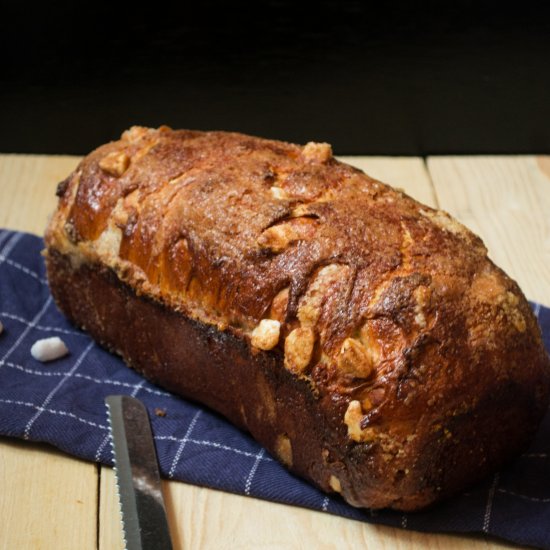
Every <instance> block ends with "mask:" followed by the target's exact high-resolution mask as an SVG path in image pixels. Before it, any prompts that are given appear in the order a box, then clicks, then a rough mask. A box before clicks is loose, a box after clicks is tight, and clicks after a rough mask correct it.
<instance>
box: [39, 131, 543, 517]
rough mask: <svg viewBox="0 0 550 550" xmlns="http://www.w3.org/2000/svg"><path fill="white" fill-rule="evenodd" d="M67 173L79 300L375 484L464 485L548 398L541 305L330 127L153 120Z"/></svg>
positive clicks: (402, 500)
mask: <svg viewBox="0 0 550 550" xmlns="http://www.w3.org/2000/svg"><path fill="white" fill-rule="evenodd" d="M57 194H58V196H59V205H58V208H57V210H56V212H55V213H54V215H53V217H52V219H51V221H50V224H49V227H48V229H47V232H46V244H47V252H46V260H47V268H48V278H49V282H50V286H51V290H52V293H53V295H54V297H55V300H56V302H57V304H58V305H59V307H60V309H61V310H62V311H63V312H64V313H65V314H66V315H67V316H68V317H69V319H71V320H72V321H73V322H74V323H75V324H76V325H78V326H80V327H82V328H84V329H85V330H87V331H88V332H89V333H90V334H91V335H92V336H93V337H94V338H95V339H96V340H97V341H98V342H100V343H101V344H103V345H104V346H106V347H107V348H109V349H110V350H112V351H114V352H116V353H118V354H120V355H121V356H122V357H123V358H124V360H125V362H126V363H127V364H128V365H129V366H131V367H133V368H134V369H136V370H137V371H139V372H140V373H142V374H143V375H144V376H145V377H146V378H148V379H149V380H151V381H152V382H154V383H156V384H158V385H160V386H162V387H164V388H166V389H167V390H169V391H172V392H174V393H176V394H179V395H181V396H184V397H186V398H190V399H193V400H196V401H199V402H201V403H204V404H205V405H207V406H208V407H211V408H212V409H214V410H216V411H219V412H220V413H221V414H223V415H225V416H226V417H227V418H228V419H229V420H231V421H232V422H233V423H235V424H236V425H238V426H240V427H241V428H243V429H245V430H248V431H249V432H250V433H251V434H252V435H253V436H254V437H255V438H256V439H257V441H259V442H260V443H261V444H262V445H264V446H265V447H266V448H267V450H268V451H269V452H270V453H271V454H273V456H275V457H277V458H278V459H279V460H280V461H281V462H282V463H283V464H285V465H286V466H287V467H288V468H289V469H290V470H291V471H293V472H295V473H296V474H298V475H300V476H302V477H304V478H306V479H308V480H310V481H311V482H313V483H314V484H315V485H317V486H318V487H320V488H321V489H323V490H324V491H327V492H337V493H340V494H341V495H342V497H343V498H344V499H345V500H346V501H348V502H349V503H351V504H353V505H355V506H363V507H370V508H381V507H390V508H394V509H399V510H415V509H419V508H422V507H425V506H427V505H429V504H431V503H433V502H435V501H437V500H440V499H442V498H444V497H447V496H449V495H451V494H453V493H455V492H457V491H459V490H461V489H464V488H465V487H466V486H467V485H469V484H471V483H473V482H474V481H476V480H479V479H480V478H482V477H483V476H485V475H487V474H488V473H489V472H490V471H493V470H495V469H496V468H498V467H500V466H501V465H503V464H504V463H505V462H506V461H507V460H509V459H511V458H512V457H513V456H514V455H516V454H517V453H519V452H521V451H522V450H523V449H524V448H525V447H526V445H527V444H528V442H529V440H530V438H531V437H532V435H533V434H534V432H535V430H536V428H537V426H538V424H539V422H540V420H541V417H542V415H543V414H544V412H545V411H546V409H547V406H548V400H549V391H550V362H549V359H548V356H547V354H546V352H545V351H544V348H543V344H542V341H541V335H540V330H539V328H538V325H537V323H536V319H535V318H534V316H533V314H532V312H531V309H530V307H529V305H528V303H527V301H526V300H525V297H524V296H523V294H522V293H521V291H520V289H519V288H518V286H517V284H516V283H515V282H514V281H512V280H511V279H510V278H509V277H507V276H506V274H505V273H503V271H501V270H500V269H499V268H498V267H496V266H495V265H494V264H493V263H492V262H491V261H490V260H489V259H488V258H487V251H486V249H485V247H484V245H483V243H482V241H481V240H480V239H479V238H478V237H476V236H475V235H474V234H472V233H471V232H470V231H469V230H468V229H466V228H465V227H464V226H462V225H461V224H460V223H458V222H457V221H456V220H454V219H453V218H451V217H450V216H449V215H448V214H446V213H445V212H442V211H439V210H434V209H432V208H429V207H427V206H424V205H422V204H419V203H418V202H416V201H415V200H413V199H412V198H410V197H408V196H407V195H405V194H404V193H402V192H400V191H397V190H395V189H393V188H391V187H389V186H388V185H385V184H383V183H380V182H379V181H376V180H374V179H372V178H370V177H369V176H367V175H365V174H364V173H363V172H361V171H360V170H358V169H356V168H353V167H351V166H348V165H346V164H343V163H341V162H338V161H337V160H336V159H334V158H333V156H332V151H331V148H330V146H329V145H328V144H326V143H308V144H307V145H305V146H299V145H294V144H290V143H284V142H279V141H270V140H266V139H260V138H256V137H250V136H245V135H241V134H236V133H225V132H196V131H185V130H182V131H173V130H171V129H169V128H167V127H161V128H159V129H157V130H155V129H148V128H142V127H133V128H131V129H130V130H128V131H126V132H125V133H124V134H123V135H122V138H121V139H120V140H119V141H116V142H113V143H109V144H107V145H103V146H102V147H99V148H98V149H97V150H95V151H94V152H92V153H91V154H90V155H88V156H87V157H86V158H84V160H83V161H82V162H81V163H80V165H79V166H78V168H77V169H76V170H75V171H74V172H73V173H72V174H71V175H70V176H69V177H68V178H67V179H66V180H65V181H63V182H61V183H60V184H59V186H58V191H57Z"/></svg>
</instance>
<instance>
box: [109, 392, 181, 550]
mask: <svg viewBox="0 0 550 550" xmlns="http://www.w3.org/2000/svg"><path fill="white" fill-rule="evenodd" d="M105 402H106V404H107V411H108V417H109V424H110V427H111V442H112V446H113V454H114V458H115V475H116V480H117V488H118V496H119V501H120V509H121V519H122V527H123V529H124V542H125V544H126V550H149V549H151V550H168V549H172V542H171V539H170V531H169V529H168V518H167V516H166V508H165V506H164V499H163V497H162V488H161V483H160V474H159V469H158V462H157V455H156V452H155V445H154V442H153V434H152V432H151V425H150V423H149V416H148V414H147V409H146V408H145V406H144V405H143V403H141V401H139V400H138V399H136V398H134V397H130V396H128V395H110V396H108V397H107V398H106V399H105Z"/></svg>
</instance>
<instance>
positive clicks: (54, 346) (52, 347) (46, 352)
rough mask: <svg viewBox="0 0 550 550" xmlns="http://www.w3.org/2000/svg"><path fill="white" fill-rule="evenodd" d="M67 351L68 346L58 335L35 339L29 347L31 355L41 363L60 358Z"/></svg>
mask: <svg viewBox="0 0 550 550" xmlns="http://www.w3.org/2000/svg"><path fill="white" fill-rule="evenodd" d="M68 353H69V348H67V346H66V345H65V342H63V340H61V338H59V337H58V336H53V337H51V338H44V339H42V340H37V341H36V342H35V343H34V344H33V345H32V348H31V355H32V356H33V357H34V358H35V359H36V360H37V361H42V362H43V363H45V362H47V361H54V360H55V359H60V358H61V357H64V356H65V355H67V354H68Z"/></svg>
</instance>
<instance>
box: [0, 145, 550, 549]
mask: <svg viewBox="0 0 550 550" xmlns="http://www.w3.org/2000/svg"><path fill="white" fill-rule="evenodd" d="M78 160H79V159H78V158H77V157H67V156H64V157H51V156H50V157H46V156H39V155H24V156H23V155H0V226H3V227H10V228H14V229H21V230H25V231H31V232H35V233H38V234H41V233H42V232H43V229H44V226H45V224H46V219H47V216H48V214H49V212H50V211H51V210H52V209H53V207H54V205H55V200H56V199H55V196H54V191H55V186H56V184H57V182H58V181H60V180H62V179H63V178H64V177H65V176H66V175H67V174H68V173H69V172H70V171H71V170H72V169H73V168H74V167H75V166H76V164H77V162H78ZM348 160H349V161H350V162H352V163H354V164H356V165H358V166H359V167H361V168H363V169H365V170H366V171H367V173H369V174H370V175H372V176H373V177H376V178H378V179H380V180H382V181H385V182H390V183H392V184H393V185H395V186H397V187H402V188H403V189H404V190H405V191H406V192H407V193H409V194H411V195H412V196H413V197H415V198H418V199H419V200H421V201H423V202H425V203H428V204H431V205H435V204H436V200H437V199H439V200H440V201H441V202H442V204H443V206H444V207H445V208H446V209H448V210H450V211H452V207H453V205H454V204H455V202H456V200H455V198H454V197H455V195H457V196H458V197H459V198H460V205H461V208H459V209H458V216H459V217H463V219H464V221H466V223H468V221H471V222H473V223H474V225H476V228H479V229H481V230H483V231H486V232H487V235H485V234H483V236H484V238H485V240H486V242H487V244H488V245H489V248H490V251H491V254H493V257H496V256H495V254H496V253H499V254H502V255H503V256H504V258H507V257H508V256H510V257H513V254H514V251H515V247H516V244H515V243H517V242H519V241H514V244H513V245H509V242H511V241H509V237H510V236H509V235H508V233H505V234H506V239H505V240H504V242H503V240H502V234H501V233H498V232H496V234H495V235H493V234H492V232H491V228H492V227H493V226H492V225H491V224H487V223H486V222H485V221H484V220H483V219H482V218H483V215H482V213H481V212H480V213H479V214H476V215H473V214H470V213H472V212H474V213H477V212H478V208H477V207H476V206H474V205H472V204H470V203H472V202H473V203H475V202H476V201H477V200H478V198H477V195H476V191H475V188H474V186H473V184H472V186H471V188H470V186H469V184H466V187H467V190H466V191H460V192H459V191H457V190H456V189H455V190H453V189H449V186H456V185H462V181H463V179H464V177H465V176H464V171H465V168H464V167H463V165H462V164H461V163H460V162H459V161H462V160H463V159H430V164H429V166H430V168H432V167H434V166H435V168H434V170H433V173H434V174H435V175H434V176H433V177H434V179H435V181H436V190H437V197H436V194H435V193H434V188H433V187H432V185H431V182H430V178H429V176H428V172H427V171H426V168H425V164H424V162H423V161H422V160H421V159H418V158H383V157H371V158H367V157H353V158H348ZM498 160H499V159H495V160H494V161H490V162H489V165H488V167H487V166H484V165H483V162H481V163H479V162H478V163H477V164H475V162H474V161H476V159H472V161H471V162H473V163H474V164H475V166H476V167H475V170H474V171H475V173H476V174H477V176H476V177H477V181H478V185H479V184H481V185H483V183H482V182H484V181H486V179H487V178H489V179H490V178H491V177H493V176H492V175H491V174H493V173H494V172H497V173H498V174H500V176H499V177H504V178H505V177H506V172H507V171H508V170H509V167H508V164H507V163H508V162H512V164H514V163H515V164H514V166H515V170H519V173H520V174H522V175H521V185H520V184H517V185H516V184H515V183H514V181H515V180H513V178H512V179H511V180H510V181H509V182H508V183H507V186H508V188H509V191H508V193H510V194H511V195H510V196H509V197H508V201H512V202H513V201H516V202H515V203H514V204H518V205H519V207H518V208H520V209H521V208H524V207H525V205H528V207H529V208H530V210H528V213H529V215H528V216H527V217H529V218H530V219H531V223H532V224H533V225H534V227H536V230H533V231H531V230H530V229H529V227H530V224H523V223H520V222H521V220H523V219H524V218H525V217H524V216H522V215H520V213H519V212H518V213H516V215H515V219H517V220H518V221H517V223H515V226H514V227H515V228H514V229H510V231H509V232H511V233H513V232H517V236H516V237H514V236H513V235H511V237H512V238H515V239H527V240H530V239H536V244H533V250H534V252H533V253H532V254H533V255H534V254H535V251H536V249H537V247H539V246H540V245H541V243H542V244H544V243H546V247H547V248H546V250H548V225H547V221H548V218H547V217H545V213H544V208H545V207H546V205H547V202H546V198H545V197H541V196H540V193H543V191H544V189H547V190H548V183H547V180H548V178H547V176H545V175H544V173H543V170H542V169H541V168H540V167H539V165H538V164H537V162H536V161H535V159H534V158H532V157H528V158H514V159H509V158H503V159H501V160H502V161H503V165H502V166H503V168H500V165H499V162H498ZM468 162H470V161H467V163H468ZM518 162H519V164H520V166H518V165H517V163H518ZM448 163H450V164H448ZM457 163H458V164H457ZM487 170H488V173H489V175H487ZM514 173H515V172H514ZM467 174H469V172H467ZM469 177H470V176H469V175H468V178H469ZM447 179H449V180H450V182H451V183H449V182H448V181H447ZM507 181H508V180H507ZM545 186H547V187H545ZM525 189H528V191H527V195H528V197H529V198H528V199H526V198H524V197H523V194H524V192H525ZM499 193H500V191H499V189H498V187H496V186H493V187H491V191H487V189H486V188H484V189H483V190H482V193H481V195H482V197H483V201H484V205H485V206H484V207H485V208H486V209H488V212H489V216H491V217H494V216H497V215H498V214H497V212H500V211H501V210H500V207H497V206H496V205H499V204H500V202H501V199H502V198H501V197H500V196H499ZM533 194H534V197H535V198H533V197H532V195H533ZM526 201H527V202H526ZM536 203H538V204H536ZM549 211H550V208H547V209H546V212H549ZM514 212H515V211H514ZM491 219H492V218H491ZM499 228H500V226H499ZM526 228H527V229H526ZM533 234H534V235H533ZM545 235H546V236H545ZM500 248H502V249H505V252H504V251H499V250H498V249H500ZM495 249H497V250H495ZM547 265H550V263H549V262H547ZM515 269H516V271H517V275H516V276H517V277H518V279H519V278H520V277H522V278H524V279H525V280H526V281H528V282H529V281H531V278H530V276H529V275H528V274H526V273H525V272H526V271H528V269H529V266H528V265H527V264H521V265H517V264H516V265H515ZM536 269H537V273H538V274H542V279H543V281H546V280H547V278H546V277H547V276H548V273H547V271H546V275H545V274H544V273H545V270H544V269H543V267H542V266H541V265H540V261H539V265H538V266H537V267H536ZM534 280H535V279H534V277H533V281H534ZM542 286H543V288H545V289H547V286H546V283H544V284H543V285H542ZM546 291H547V290H543V291H542V292H538V293H537V291H536V289H535V290H534V292H533V293H532V296H533V297H534V298H537V297H538V298H539V299H542V298H543V297H544V296H546V295H547V294H545V292H546ZM547 301H548V302H549V303H550V300H547ZM99 472H100V475H99ZM0 487H1V488H2V492H1V493H0V525H1V526H2V528H1V529H0V549H10V550H11V549H12V548H44V549H52V550H53V549H56V550H57V549H59V548H95V547H99V548H100V549H101V550H111V549H115V550H116V549H118V548H122V547H123V546H122V536H121V527H120V516H119V507H118V500H117V496H116V490H115V484H114V476H113V473H112V471H111V470H110V469H109V468H104V467H101V468H99V467H97V466H95V465H92V464H87V463H84V462H81V461H79V460H76V459H72V458H68V457H66V456H64V455H62V454H61V453H58V452H56V451H52V450H50V449H48V448H47V447H45V446H41V445H34V444H27V443H22V442H15V441H10V440H6V439H2V440H0ZM164 487H165V492H166V495H167V506H168V512H169V516H170V523H171V527H172V529H173V535H174V540H175V548H176V549H178V548H186V549H187V548H203V549H209V548H216V549H220V548H254V549H257V548H289V549H290V548H298V549H299V548H304V549H306V548H307V549H308V550H310V549H311V548H343V547H345V548H366V549H378V548H380V549H398V550H410V549H416V548H426V549H432V550H435V549H443V548H445V549H447V548H449V549H453V550H454V549H456V550H459V549H467V548H468V549H470V548H474V549H480V548H507V547H508V545H504V544H501V543H497V542H495V541H492V540H491V541H487V540H485V539H484V538H471V537H462V536H460V537H459V536H447V535H436V534H432V535H430V534H422V533H415V532H412V531H406V530H402V529H393V528H388V527H383V526H375V525H368V524H364V523H361V522H356V521H352V520H347V519H344V518H340V517H336V516H331V515H329V514H323V513H319V512H313V511H309V510H305V509H301V508H296V507H290V506H283V505H279V504H273V503H268V502H264V501H260V500H256V499H252V498H246V497H241V496H237V495H231V494H228V493H223V492H220V491H213V490H210V489H204V488H199V487H193V486H190V485H186V484H184V483H179V482H165V483H164ZM96 503H97V504H98V506H96ZM96 532H97V535H98V536H97V540H96Z"/></svg>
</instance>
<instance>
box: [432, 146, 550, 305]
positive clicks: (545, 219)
mask: <svg viewBox="0 0 550 550" xmlns="http://www.w3.org/2000/svg"><path fill="white" fill-rule="evenodd" d="M548 166H549V164H548V157H543V158H542V159H540V160H539V162H537V158H536V157H533V156H506V157H500V156H483V157H430V158H429V159H428V169H429V171H430V175H431V177H432V180H433V183H434V186H435V190H436V194H437V197H438V199H439V203H440V205H441V208H443V209H445V210H447V211H448V212H449V213H450V214H452V215H453V216H455V217H456V218H458V219H459V220H460V221H461V222H462V223H464V224H465V225H466V226H468V227H469V228H470V229H472V230H473V231H474V232H475V233H477V234H478V235H480V236H481V238H482V239H483V240H484V242H485V244H486V246H487V248H488V249H489V256H490V257H491V258H492V259H493V260H494V262H495V263H496V264H497V265H498V266H500V267H502V268H503V269H504V271H506V272H507V273H508V275H510V276H511V277H513V278H514V279H516V280H517V282H518V283H519V285H520V287H521V288H522V290H523V291H524V293H525V294H526V296H527V297H528V298H530V299H531V300H537V301H541V302H543V303H545V304H546V305H550V169H548ZM545 167H546V168H545Z"/></svg>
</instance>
